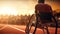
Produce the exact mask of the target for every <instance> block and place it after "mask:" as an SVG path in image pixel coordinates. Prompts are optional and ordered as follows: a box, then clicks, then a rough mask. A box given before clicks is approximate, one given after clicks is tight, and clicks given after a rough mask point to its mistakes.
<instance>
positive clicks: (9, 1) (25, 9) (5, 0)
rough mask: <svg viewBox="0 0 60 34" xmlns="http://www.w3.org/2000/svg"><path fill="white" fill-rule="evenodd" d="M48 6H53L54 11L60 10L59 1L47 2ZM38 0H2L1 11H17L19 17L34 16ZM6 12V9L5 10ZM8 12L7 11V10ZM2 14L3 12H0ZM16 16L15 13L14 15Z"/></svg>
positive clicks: (0, 3)
mask: <svg viewBox="0 0 60 34" xmlns="http://www.w3.org/2000/svg"><path fill="white" fill-rule="evenodd" d="M45 3H46V4H49V5H51V7H52V9H53V10H56V9H60V2H58V1H51V0H50V1H45ZM36 4H37V0H0V10H1V8H2V10H3V9H4V7H5V8H6V7H7V8H6V9H8V11H10V10H11V11H16V13H18V14H19V15H21V14H23V15H25V14H27V15H28V14H33V13H34V8H35V5H36ZM4 10H5V9H4ZM6 11H7V10H6ZM0 12H2V11H0ZM14 14H15V13H14Z"/></svg>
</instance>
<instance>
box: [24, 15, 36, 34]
mask: <svg viewBox="0 0 60 34" xmlns="http://www.w3.org/2000/svg"><path fill="white" fill-rule="evenodd" d="M35 23H36V16H35V14H33V15H32V16H31V17H30V19H29V23H28V24H27V26H26V30H25V31H26V34H30V33H31V34H33V32H34V30H35V27H34V26H35Z"/></svg>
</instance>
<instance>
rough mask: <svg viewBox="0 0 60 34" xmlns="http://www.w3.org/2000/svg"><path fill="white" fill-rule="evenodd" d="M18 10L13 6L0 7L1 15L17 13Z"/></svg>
mask: <svg viewBox="0 0 60 34" xmlns="http://www.w3.org/2000/svg"><path fill="white" fill-rule="evenodd" d="M17 14H18V12H17V10H16V9H15V8H13V7H0V15H17Z"/></svg>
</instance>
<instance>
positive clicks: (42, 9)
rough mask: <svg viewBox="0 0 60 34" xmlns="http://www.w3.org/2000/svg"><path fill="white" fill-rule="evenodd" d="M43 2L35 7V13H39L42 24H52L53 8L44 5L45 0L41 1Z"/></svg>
mask: <svg viewBox="0 0 60 34" xmlns="http://www.w3.org/2000/svg"><path fill="white" fill-rule="evenodd" d="M39 1H42V2H38V4H37V5H36V6H35V13H37V14H38V15H39V17H40V20H41V21H42V23H47V22H50V21H51V20H52V19H51V18H52V8H51V6H50V5H48V4H44V0H39Z"/></svg>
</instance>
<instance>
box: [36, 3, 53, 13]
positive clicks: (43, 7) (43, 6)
mask: <svg viewBox="0 0 60 34" xmlns="http://www.w3.org/2000/svg"><path fill="white" fill-rule="evenodd" d="M35 10H38V11H39V12H44V13H49V12H51V10H52V9H51V6H49V5H48V4H44V3H39V4H37V5H36V6H35Z"/></svg>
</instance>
